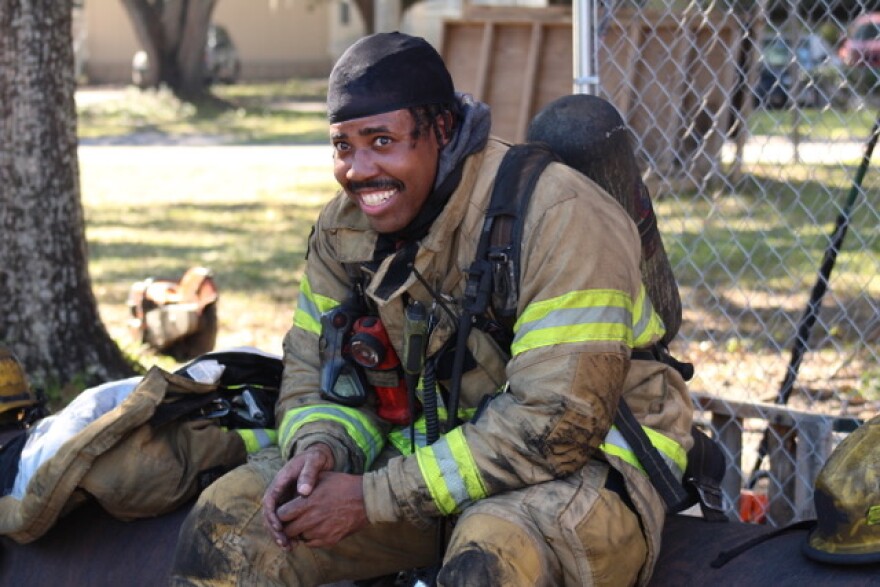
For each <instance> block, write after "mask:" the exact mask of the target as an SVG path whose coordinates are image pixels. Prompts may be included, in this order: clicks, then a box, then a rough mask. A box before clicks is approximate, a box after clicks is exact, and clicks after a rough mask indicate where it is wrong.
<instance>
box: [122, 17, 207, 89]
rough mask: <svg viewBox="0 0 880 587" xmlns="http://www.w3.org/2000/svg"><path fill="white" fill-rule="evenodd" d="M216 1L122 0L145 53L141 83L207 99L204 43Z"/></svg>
mask: <svg viewBox="0 0 880 587" xmlns="http://www.w3.org/2000/svg"><path fill="white" fill-rule="evenodd" d="M216 3H217V1H216V0H166V1H165V2H159V1H157V0H122V4H123V6H124V7H125V9H126V10H127V11H128V15H129V18H130V19H131V23H132V25H133V27H134V30H135V34H136V35H137V38H138V41H139V42H140V44H141V46H142V47H143V49H144V51H146V53H147V57H148V59H149V69H148V71H147V78H146V81H147V83H146V84H145V85H148V86H153V87H158V86H159V85H162V84H164V85H166V86H168V88H169V89H170V90H171V91H172V92H174V95H176V96H177V97H178V98H180V99H182V100H186V101H188V102H199V101H202V100H206V99H210V97H211V93H210V90H209V89H208V86H207V84H205V71H204V61H205V43H206V41H207V38H208V26H209V25H210V24H211V16H212V14H213V13H214V7H215V5H216Z"/></svg>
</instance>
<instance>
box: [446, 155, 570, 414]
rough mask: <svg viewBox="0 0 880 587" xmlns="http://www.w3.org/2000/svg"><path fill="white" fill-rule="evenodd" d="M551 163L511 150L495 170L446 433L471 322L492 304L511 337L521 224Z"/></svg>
mask: <svg viewBox="0 0 880 587" xmlns="http://www.w3.org/2000/svg"><path fill="white" fill-rule="evenodd" d="M553 161H558V158H557V157H556V155H554V154H553V153H552V152H551V151H550V150H549V149H547V148H546V147H543V146H541V145H535V144H524V145H514V146H512V147H510V149H508V151H507V153H505V154H504V158H503V159H502V160H501V165H500V166H499V167H498V172H497V173H496V175H495V184H494V186H493V188H492V194H491V196H490V199H489V208H488V210H487V211H486V218H485V219H484V220H483V229H482V231H481V232H480V240H479V243H478V244H477V253H476V255H475V256H474V261H473V263H471V266H470V268H469V269H468V271H467V275H468V277H467V282H466V283H465V290H464V300H463V304H462V312H461V316H460V317H459V320H458V335H457V338H456V347H455V349H456V350H455V359H454V361H453V364H452V378H451V379H452V381H451V384H450V390H449V412H448V416H447V422H446V429H447V430H452V429H453V428H454V427H455V426H456V424H457V423H458V418H457V412H458V400H459V395H460V394H461V379H462V376H463V375H464V359H465V356H466V355H467V339H468V337H469V336H470V333H471V327H472V326H473V324H474V321H475V319H477V317H481V316H484V315H485V314H486V311H487V310H488V309H489V300H490V298H491V300H492V302H493V303H492V310H493V311H494V312H495V314H496V315H497V318H498V319H499V320H507V321H509V322H510V324H509V325H507V326H509V327H508V328H506V329H505V330H507V331H512V326H513V319H514V318H515V317H516V303H517V300H518V298H519V260H520V250H521V246H522V232H523V223H524V221H525V215H526V212H527V210H528V207H529V202H530V200H531V197H532V192H534V191H535V185H536V184H537V183H538V178H539V177H540V176H541V173H543V171H544V169H545V168H546V167H547V165H549V164H550V163H551V162H553Z"/></svg>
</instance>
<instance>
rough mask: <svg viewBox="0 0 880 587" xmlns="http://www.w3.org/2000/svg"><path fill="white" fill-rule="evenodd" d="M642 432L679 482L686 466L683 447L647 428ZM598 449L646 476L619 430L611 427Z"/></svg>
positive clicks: (685, 455)
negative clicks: (621, 460)
mask: <svg viewBox="0 0 880 587" xmlns="http://www.w3.org/2000/svg"><path fill="white" fill-rule="evenodd" d="M642 430H644V431H645V434H647V436H648V440H650V441H651V444H652V445H653V446H654V447H655V448H656V449H657V450H658V451H660V456H662V457H663V460H664V461H666V464H667V465H669V468H670V470H671V471H672V472H673V474H674V475H675V477H676V479H678V480H679V481H681V479H682V477H683V476H684V469H685V467H686V466H687V452H685V450H684V447H682V446H681V445H680V444H678V443H677V442H675V441H674V440H672V439H671V438H669V437H668V436H664V435H663V434H660V433H659V432H657V431H656V430H653V429H651V428H648V427H647V426H642ZM599 449H600V450H602V451H603V452H605V453H607V454H610V455H614V456H616V457H618V458H620V459H623V460H624V461H625V462H627V463H629V464H630V465H632V466H633V467H636V468H637V469H638V470H640V471H641V472H642V473H645V474H647V472H646V471H645V468H644V467H643V466H642V464H641V463H639V460H638V458H636V455H635V453H634V452H633V450H632V447H630V444H629V443H628V442H627V441H626V439H625V438H624V437H623V434H621V433H620V430H618V429H617V426H612V427H611V430H609V431H608V434H607V435H606V436H605V442H603V443H602V444H600V445H599Z"/></svg>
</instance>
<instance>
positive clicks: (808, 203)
mask: <svg viewBox="0 0 880 587" xmlns="http://www.w3.org/2000/svg"><path fill="white" fill-rule="evenodd" d="M322 83H323V82H322V81H321V80H306V81H295V82H289V83H285V84H263V85H235V86H220V87H218V88H216V92H217V93H218V94H219V95H221V96H222V97H223V98H224V99H226V100H228V101H229V102H231V103H234V104H236V106H237V107H236V108H235V109H232V110H227V111H222V112H221V111H216V110H215V111H205V110H202V111H200V110H198V109H196V108H194V107H192V106H188V105H182V104H180V103H178V102H177V101H176V100H175V99H174V98H173V97H172V96H170V94H168V93H166V92H144V93H141V92H139V91H137V90H134V89H130V90H126V91H125V92H123V94H122V97H121V99H117V100H113V101H107V102H98V103H94V104H88V105H83V106H82V107H81V108H80V110H79V132H80V137H81V138H83V139H94V140H99V139H102V138H104V139H106V138H113V137H116V138H118V137H128V136H137V135H139V134H143V133H152V134H153V135H154V136H155V135H156V134H158V135H165V136H167V137H187V136H190V137H192V136H209V137H218V136H219V137H220V140H221V142H224V143H226V144H232V145H242V146H240V147H227V148H225V149H203V148H199V147H118V148H112V149H111V148H107V147H89V148H83V149H81V150H80V166H81V181H82V196H83V202H84V206H85V210H86V222H87V236H88V240H89V247H90V270H91V275H92V279H93V285H94V290H95V293H96V296H97V298H98V301H99V305H100V309H101V313H102V317H103V318H104V321H105V323H106V324H107V326H108V329H109V330H110V331H111V333H112V334H113V336H114V337H115V338H116V339H117V340H118V341H119V342H120V344H121V345H122V346H123V347H124V348H125V349H126V350H128V351H129V352H130V353H132V354H134V355H135V356H139V357H140V358H141V360H142V362H143V363H144V364H145V365H149V364H150V363H151V362H155V361H157V360H158V361H159V362H160V363H163V362H164V363H166V364H167V363H168V361H169V360H167V359H157V358H156V357H154V356H152V355H150V354H149V353H146V354H144V353H142V352H141V350H140V349H137V348H135V347H133V345H132V344H131V343H130V342H129V338H128V334H127V329H126V322H127V318H128V313H127V308H126V305H125V299H126V294H127V292H128V288H129V287H130V285H131V284H132V283H134V282H135V281H139V280H141V279H144V278H147V277H167V278H177V277H179V276H180V275H181V274H182V273H183V271H184V270H185V269H186V268H187V267H190V266H192V265H204V266H207V267H209V268H211V269H212V270H213V271H214V274H215V278H216V280H217V283H218V286H219V289H220V303H219V316H220V333H219V339H218V344H217V346H218V348H228V347H232V346H240V345H250V346H257V347H259V348H261V349H263V350H267V351H271V352H276V353H280V351H281V339H282V337H283V335H284V333H285V332H286V331H287V329H288V328H289V326H290V323H291V318H292V315H293V310H294V307H295V303H296V297H297V291H298V285H299V280H300V279H301V276H302V269H303V263H304V256H305V248H306V238H307V235H308V233H309V230H310V227H311V225H312V223H313V221H314V219H315V217H316V216H317V214H318V211H319V209H320V206H321V205H322V204H323V203H324V202H326V201H327V200H328V199H329V198H330V197H332V195H333V193H334V192H335V189H336V186H335V182H334V180H333V178H332V175H331V173H330V151H329V147H327V152H326V153H327V154H326V159H325V158H323V157H324V155H322V154H319V156H318V157H314V156H308V157H306V156H305V154H304V153H306V151H305V150H297V149H288V148H286V146H290V145H327V137H326V120H325V118H324V113H323V111H322V110H321V107H320V105H321V101H322V100H323V92H324V86H323V85H322ZM805 116H807V117H817V118H815V119H810V120H813V122H811V124H815V125H816V126H815V127H814V128H818V127H820V126H821V128H823V129H824V130H823V131H822V132H823V133H825V134H824V136H825V138H837V137H840V136H843V135H844V134H845V133H848V134H847V135H846V136H849V137H851V138H858V140H863V138H864V136H866V135H867V133H868V129H869V128H870V124H871V122H872V118H871V117H870V116H868V115H867V114H864V113H861V114H859V113H857V112H850V113H846V117H847V118H845V119H844V118H841V115H839V114H837V113H834V112H825V113H821V112H812V113H811V112H807V113H806V114H805ZM790 119H791V113H788V112H784V111H777V112H770V113H759V114H756V115H755V116H754V117H753V119H752V120H750V126H751V127H752V130H753V132H756V133H775V134H785V133H787V132H790V127H787V126H786V121H787V120H790ZM820 122H821V124H819V123H820ZM309 148H311V149H315V148H317V147H309ZM218 152H223V153H225V155H223V156H219V155H217V153H218ZM745 171H746V175H745V177H744V179H743V180H742V181H740V182H739V183H737V186H736V188H735V189H734V190H729V189H726V190H724V191H719V192H718V193H709V192H706V193H701V194H697V193H678V194H674V197H664V198H662V199H659V200H658V201H657V202H656V204H655V205H656V207H657V212H658V218H659V219H660V226H661V229H662V231H663V235H664V241H665V242H666V247H667V250H668V251H669V255H670V258H671V260H672V262H673V265H674V266H675V270H676V275H677V277H678V279H679V281H680V284H681V286H682V291H683V298H684V301H685V306H686V315H685V320H686V324H685V327H684V328H683V332H685V334H686V335H687V336H690V337H692V338H690V343H689V344H688V346H687V347H686V348H683V349H681V352H682V354H684V355H686V356H687V358H689V359H691V360H696V361H698V362H699V365H700V367H701V368H700V369H699V370H698V374H699V377H702V378H703V381H706V382H709V383H711V384H712V385H715V386H718V385H721V383H719V382H722V381H727V380H730V381H731V382H732V383H730V385H731V386H737V387H740V388H747V387H752V388H755V389H757V388H758V387H759V386H760V387H761V388H773V387H774V385H777V384H778V382H779V381H781V378H782V376H781V372H782V370H783V369H784V367H785V359H786V357H782V356H781V353H780V352H779V349H780V348H781V347H782V346H784V345H785V344H786V340H787V337H788V336H790V334H791V331H792V324H793V323H795V322H796V321H797V319H798V317H799V316H800V313H801V312H802V310H803V307H804V303H805V300H806V298H807V295H808V292H809V289H810V288H811V287H812V285H813V282H814V280H815V278H816V270H817V268H818V263H819V261H820V260H821V258H822V254H823V251H824V248H825V246H826V244H827V235H828V234H829V232H830V230H831V227H832V225H833V221H834V218H835V217H836V214H837V210H838V208H837V207H838V206H840V205H842V202H843V201H844V200H845V197H846V193H847V191H848V190H849V187H850V182H851V181H852V177H853V176H854V169H852V168H845V167H840V166H834V167H832V166H829V167H823V166H805V165H788V166H785V167H784V168H780V167H779V166H760V165H753V166H751V167H749V168H747V169H745ZM878 176H880V173H878V172H877V170H875V169H871V170H870V172H869V174H868V175H867V177H866V179H865V190H866V193H868V194H872V193H874V194H876V193H877V192H878V188H880V178H878ZM876 209H877V205H876V202H875V203H874V204H873V205H869V204H866V203H865V202H864V201H861V202H860V203H859V205H858V206H857V208H856V211H855V213H854V216H853V225H852V227H851V233H850V235H849V237H848V241H847V246H846V247H845V249H846V250H845V251H843V252H842V253H841V256H840V258H839V261H838V265H837V267H835V273H834V295H835V296H840V297H841V298H844V299H847V300H850V299H852V300H856V301H858V299H859V298H860V296H862V297H865V298H866V299H870V298H872V297H875V298H876V297H877V296H880V291H878V290H880V282H878V280H877V279H875V278H874V277H875V275H876V271H877V263H876V259H877V258H880V242H878V239H877V238H876V236H873V235H874V233H875V232H876V226H877V225H878V223H880V222H878V219H877V212H876ZM866 318H867V319H870V318H871V317H870V316H867V317H866ZM722 319H723V320H722ZM707 333H709V334H707ZM832 334H833V335H834V336H839V339H840V340H841V341H843V342H844V343H846V344H854V341H853V340H852V339H849V340H848V342H847V338H846V336H847V332H845V328H841V329H840V332H838V333H836V334H835V333H832ZM707 336H711V340H709V339H707V338H706V337H707ZM704 343H706V346H705V349H707V350H705V352H704ZM829 360H830V362H831V363H836V362H839V357H838V356H837V355H835V356H834V357H832V358H831V359H829ZM744 361H746V362H747V361H752V362H753V363H756V364H757V363H758V362H759V361H764V363H762V364H761V365H760V368H759V369H757V370H755V371H750V370H749V369H744V368H743V364H744V363H743V362H744ZM811 368H812V367H811V366H810V365H808V364H805V366H804V371H806V374H805V378H809V377H810V376H811V375H810V372H809V371H810V369H811ZM822 369H824V371H823V370H822ZM822 369H819V370H818V371H817V375H816V377H817V378H821V377H823V376H827V371H828V369H829V367H828V365H825V366H824V367H822ZM709 383H707V386H708V384H709ZM724 385H727V384H726V383H725V384H724ZM854 385H858V383H856V384H854Z"/></svg>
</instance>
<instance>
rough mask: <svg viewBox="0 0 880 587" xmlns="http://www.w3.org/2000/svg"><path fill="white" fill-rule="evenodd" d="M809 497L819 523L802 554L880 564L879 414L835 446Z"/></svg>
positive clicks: (824, 559)
mask: <svg viewBox="0 0 880 587" xmlns="http://www.w3.org/2000/svg"><path fill="white" fill-rule="evenodd" d="M813 499H814V502H815V505H816V518H817V523H816V527H815V528H814V529H813V530H812V532H810V534H809V536H808V537H807V540H806V542H805V543H804V545H803V550H804V554H806V555H807V556H808V557H810V558H811V559H814V560H816V561H819V562H824V563H830V564H862V563H876V562H880V416H876V417H874V418H872V419H871V420H869V421H867V422H865V423H864V424H862V426H860V427H859V428H857V429H856V430H855V431H854V432H852V433H851V434H850V435H849V436H847V437H846V438H845V439H844V440H843V442H841V443H840V444H839V445H838V446H837V448H836V449H834V451H833V452H832V453H831V456H830V457H828V461H827V462H826V463H825V465H824V466H823V467H822V470H821V471H820V472H819V476H818V477H817V478H816V487H815V491H814V493H813Z"/></svg>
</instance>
